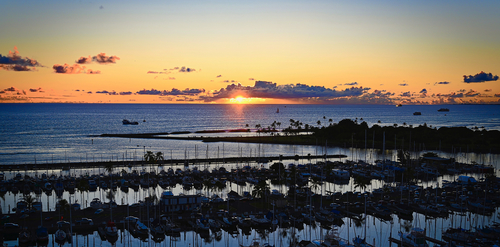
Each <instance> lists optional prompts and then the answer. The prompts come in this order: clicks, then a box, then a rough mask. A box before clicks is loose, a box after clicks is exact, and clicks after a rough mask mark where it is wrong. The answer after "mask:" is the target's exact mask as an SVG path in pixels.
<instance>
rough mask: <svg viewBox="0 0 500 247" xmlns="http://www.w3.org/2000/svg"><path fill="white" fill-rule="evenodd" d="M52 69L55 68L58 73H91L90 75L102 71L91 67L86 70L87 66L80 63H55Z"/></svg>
mask: <svg viewBox="0 0 500 247" xmlns="http://www.w3.org/2000/svg"><path fill="white" fill-rule="evenodd" d="M52 69H54V72H55V73H57V74H80V73H82V74H89V75H95V74H100V73H101V71H99V70H91V69H88V70H85V66H80V65H79V64H73V65H70V64H66V63H65V64H64V65H60V64H54V66H52Z"/></svg>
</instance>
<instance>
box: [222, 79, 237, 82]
mask: <svg viewBox="0 0 500 247" xmlns="http://www.w3.org/2000/svg"><path fill="white" fill-rule="evenodd" d="M222 82H225V83H235V82H237V81H235V80H223V81H222Z"/></svg>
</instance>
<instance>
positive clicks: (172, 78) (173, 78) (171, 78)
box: [167, 77, 175, 80]
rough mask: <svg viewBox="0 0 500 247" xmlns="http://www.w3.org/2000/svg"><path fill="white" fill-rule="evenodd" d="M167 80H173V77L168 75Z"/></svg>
mask: <svg viewBox="0 0 500 247" xmlns="http://www.w3.org/2000/svg"><path fill="white" fill-rule="evenodd" d="M167 80H175V77H169V78H168V79H167Z"/></svg>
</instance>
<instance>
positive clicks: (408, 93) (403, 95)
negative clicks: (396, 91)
mask: <svg viewBox="0 0 500 247" xmlns="http://www.w3.org/2000/svg"><path fill="white" fill-rule="evenodd" d="M399 96H401V97H411V93H410V91H408V92H403V93H401V94H400V95H399Z"/></svg>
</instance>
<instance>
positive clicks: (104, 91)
mask: <svg viewBox="0 0 500 247" xmlns="http://www.w3.org/2000/svg"><path fill="white" fill-rule="evenodd" d="M95 93H102V94H109V92H108V91H107V90H103V91H97V92H95Z"/></svg>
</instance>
